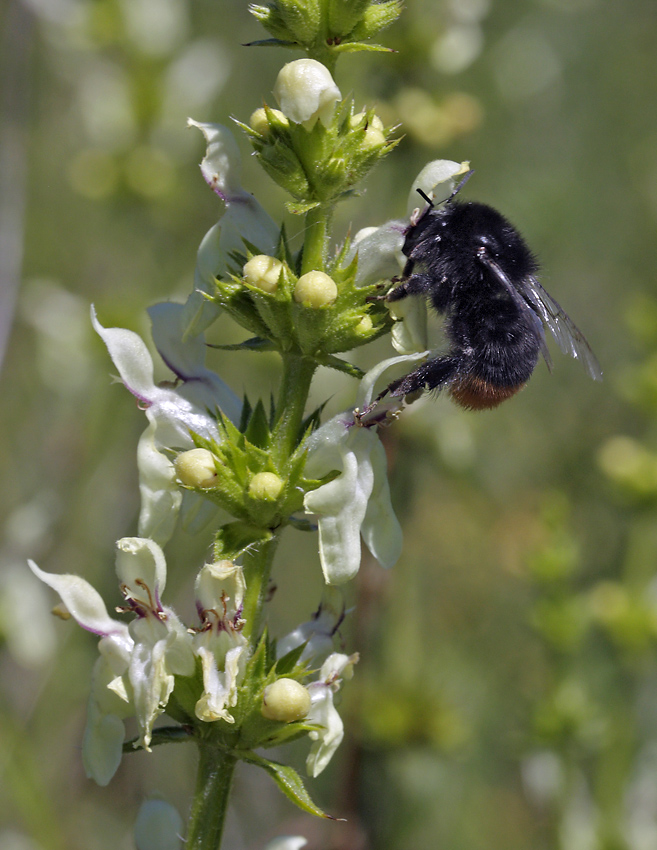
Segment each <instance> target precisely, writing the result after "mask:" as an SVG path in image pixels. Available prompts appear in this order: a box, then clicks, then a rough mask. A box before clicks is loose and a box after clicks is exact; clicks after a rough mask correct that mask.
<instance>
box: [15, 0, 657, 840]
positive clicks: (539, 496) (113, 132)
mask: <svg viewBox="0 0 657 850" xmlns="http://www.w3.org/2000/svg"><path fill="white" fill-rule="evenodd" d="M261 37H262V31H261V30H260V29H259V26H258V25H257V23H256V22H255V20H254V19H252V18H251V17H250V15H249V14H248V11H247V4H246V2H242V0H240V2H238V0H21V2H18V0H5V3H4V5H3V6H2V8H1V9H0V72H1V74H2V78H1V83H0V85H1V88H0V169H1V170H0V287H1V288H0V332H1V335H2V338H1V339H0V349H1V350H3V351H4V355H5V356H4V363H3V367H2V374H1V380H2V396H1V397H2V404H1V405H0V445H1V446H2V451H1V453H0V463H1V474H2V482H3V486H2V491H1V493H0V510H1V515H2V531H3V534H2V541H1V543H0V558H1V562H2V563H1V572H0V639H1V645H0V670H1V672H2V681H3V684H2V687H1V689H0V775H1V776H2V779H1V780H0V848H2V850H63V848H67V850H106V849H107V850H110V848H111V850H123V848H126V849H127V848H132V847H133V843H132V837H131V835H132V827H133V824H134V820H135V816H136V812H137V809H138V807H139V804H140V803H141V801H142V800H143V799H145V798H146V797H148V796H152V795H153V794H156V793H159V794H161V795H162V796H164V797H165V798H166V799H167V800H169V801H170V802H171V803H173V804H174V805H176V806H177V807H178V809H179V810H180V811H181V813H182V814H183V815H185V813H186V807H187V805H188V800H189V793H190V789H191V787H192V783H193V769H194V752H193V750H192V748H185V747H178V748H173V747H170V748H166V749H162V748H161V749H160V750H156V751H155V752H154V753H153V754H151V755H148V754H145V753H141V752H140V753H136V754H134V755H131V756H129V757H127V758H126V759H125V760H124V762H123V765H122V767H121V769H120V771H119V773H118V775H117V776H116V778H115V779H114V780H113V782H112V783H111V785H110V786H109V787H108V788H107V789H99V788H97V787H96V786H95V785H94V784H93V783H91V782H90V781H88V780H86V779H85V777H84V774H83V771H82V766H81V762H80V744H81V739H82V730H83V726H84V715H85V701H86V696H87V693H88V688H89V676H90V670H91V666H92V664H93V660H94V658H95V656H96V640H95V639H94V638H93V637H92V636H91V635H88V634H86V633H83V632H82V630H80V629H78V628H77V627H75V626H74V625H72V624H71V623H65V622H61V621H59V620H55V619H54V618H53V617H51V615H50V613H49V610H50V607H51V605H52V604H53V596H52V595H50V594H49V593H48V592H46V591H45V589H44V588H42V587H40V586H38V585H37V583H36V582H35V581H33V580H32V578H31V575H29V574H28V572H27V569H26V567H25V560H26V558H27V557H33V558H34V559H35V560H37V561H38V563H39V564H40V565H41V566H42V567H43V568H45V569H46V570H49V571H53V572H73V573H79V574H81V575H83V576H84V577H85V578H87V579H88V580H89V581H91V582H92V583H93V584H94V585H95V586H96V587H97V588H98V589H99V590H100V591H101V593H102V594H103V596H104V598H105V599H106V600H107V602H108V606H112V605H114V604H116V603H118V601H119V599H118V594H117V590H116V581H115V577H114V571H113V545H114V541H115V540H116V539H117V538H119V537H121V536H124V535H129V534H134V533H135V532H136V513H137V510H138V493H137V476H136V467H135V448H136V442H137V438H138V436H139V434H140V433H141V431H142V429H143V427H144V418H143V414H142V413H141V412H140V411H139V410H138V409H137V408H136V406H135V404H134V401H133V400H132V399H131V398H130V396H129V395H128V394H127V393H126V392H125V391H124V390H123V389H122V388H121V387H120V386H117V385H116V384H112V383H111V380H110V377H109V376H110V374H111V373H112V372H113V367H112V365H111V363H110V362H109V358H108V357H107V354H106V351H105V349H104V347H103V345H102V343H101V342H100V340H99V339H97V338H95V337H94V335H93V333H92V331H91V328H90V324H89V305H90V303H91V302H93V303H95V305H96V307H97V310H98V313H99V317H100V319H101V321H102V323H103V324H104V325H106V326H111V325H118V326H122V327H129V328H132V329H134V330H138V331H140V332H142V333H146V334H147V333H148V323H147V319H146V315H145V308H146V307H147V306H149V305H150V304H151V303H154V302H155V301H158V300H163V299H173V300H180V301H181V300H183V299H184V298H185V297H186V295H187V293H188V292H189V291H190V289H191V286H192V279H193V269H194V263H195V253H196V249H197V246H198V243H199V242H200V239H201V237H202V236H203V234H204V233H205V232H206V231H207V230H208V229H209V228H210V226H211V225H212V224H213V223H214V222H215V221H216V220H217V218H218V217H219V215H220V214H221V204H220V202H219V201H218V199H217V198H216V197H215V196H214V195H213V194H212V193H211V192H210V191H209V190H208V189H207V187H206V186H205V184H204V182H203V180H202V178H201V176H200V173H199V171H198V167H197V164H198V162H199V161H200V158H201V156H202V153H203V143H202V138H201V136H200V134H199V133H198V132H196V131H190V130H187V129H186V128H185V119H186V117H187V116H188V115H191V116H193V117H194V118H195V119H197V120H200V121H220V122H223V123H230V122H229V117H230V116H234V117H236V118H239V119H241V120H247V119H248V116H249V115H250V113H251V112H252V111H253V110H254V109H256V108H257V107H258V106H260V105H261V104H262V101H263V99H266V100H267V102H268V103H270V104H271V103H273V97H272V95H271V89H272V87H273V84H274V81H275V77H276V73H277V71H278V69H279V67H280V65H281V64H282V63H283V62H284V61H289V60H290V59H294V58H298V55H297V54H294V53H289V52H285V51H274V50H268V49H258V48H250V49H249V48H246V47H243V46H242V45H243V44H244V43H245V42H248V41H252V40H255V39H258V38H261ZM382 40H383V41H384V42H385V43H386V44H387V45H389V46H391V47H394V49H395V50H396V51H397V52H396V53H394V54H392V55H366V54H358V55H356V56H351V57H346V58H343V59H342V60H341V61H340V63H339V64H338V71H337V75H336V76H337V82H338V84H339V85H340V87H341V89H342V92H343V94H345V93H347V92H352V93H353V94H354V96H355V99H356V104H357V106H358V107H361V106H365V105H369V104H370V103H372V102H374V103H375V104H376V105H377V111H378V112H379V114H380V115H381V117H382V118H383V119H384V121H385V123H386V124H387V125H391V124H397V123H400V124H402V127H401V128H400V131H399V132H400V133H403V134H404V140H403V142H402V143H401V145H400V146H399V148H398V149H397V150H396V151H395V153H394V154H393V155H392V156H391V157H390V158H389V159H388V160H387V161H386V162H385V163H384V164H383V165H382V166H381V167H379V169H378V170H377V171H376V172H375V174H374V175H373V176H372V177H371V178H370V179H369V180H368V182H367V185H366V191H365V192H364V193H363V194H362V195H361V196H360V197H358V198H357V199H355V200H353V201H351V202H350V203H349V204H344V205H343V207H342V208H341V209H340V212H339V216H338V220H337V222H336V238H338V239H339V238H341V237H342V236H343V235H344V234H345V233H346V231H347V229H348V228H349V227H350V226H351V227H352V229H353V230H355V229H358V228H359V227H362V226H366V225H373V224H380V223H382V222H383V221H384V220H386V219H389V218H394V217H400V216H402V215H403V214H404V210H405V204H406V196H407V192H408V187H409V185H410V181H411V180H412V179H413V177H414V176H415V174H416V173H417V172H418V171H419V169H420V168H421V167H422V166H423V165H424V164H425V163H426V162H427V161H428V160H430V159H434V158H438V157H446V158H450V159H456V160H461V159H469V160H470V161H471V162H472V164H473V167H474V168H475V169H476V174H475V176H474V177H473V178H472V179H471V181H470V182H469V183H468V185H467V187H466V189H465V190H464V195H465V196H466V197H470V198H476V199H478V200H481V201H484V202H487V203H490V204H492V205H494V206H495V207H497V208H498V209H500V210H501V211H502V212H504V213H505V214H506V215H508V216H509V218H510V219H511V220H512V221H513V222H514V223H515V224H516V225H517V226H518V227H519V228H520V229H521V230H522V232H523V233H524V234H525V236H526V238H527V240H528V242H529V244H530V245H531V246H532V247H533V249H534V250H535V251H536V253H537V254H538V255H539V257H540V259H541V263H542V266H543V276H542V280H543V282H544V284H545V285H546V287H547V288H548V290H549V291H550V293H551V294H552V295H553V296H554V297H556V298H557V299H558V300H559V301H560V302H561V303H562V304H563V305H564V307H565V308H566V310H567V311H568V313H569V314H570V315H571V316H572V317H573V318H574V320H575V321H576V322H577V324H578V325H579V326H580V327H581V328H582V330H583V331H584V332H585V333H586V335H587V337H588V339H589V341H590V343H591V345H592V347H593V348H594V349H595V351H596V353H597V355H598V358H599V360H600V362H601V363H602V366H603V369H604V373H605V378H604V382H603V383H602V384H594V383H593V382H592V381H590V380H589V379H588V378H587V376H586V374H585V372H584V370H583V369H582V368H581V367H580V365H579V364H577V363H576V362H574V361H571V360H569V359H567V358H565V357H562V356H560V355H559V353H558V352H555V357H554V360H555V368H554V372H553V374H552V375H550V374H549V373H548V372H547V369H546V368H545V367H544V365H539V367H538V368H537V370H536V374H535V376H534V377H533V379H532V381H531V383H530V384H529V386H528V388H527V389H526V390H525V391H524V392H523V393H521V394H520V395H519V396H517V397H515V398H514V399H513V400H511V401H509V402H508V403H506V404H504V405H503V406H501V407H500V408H499V409H498V410H495V411H493V412H489V413H484V414H473V413H466V412H463V411H460V410H457V409H456V408H455V407H454V406H453V405H451V404H450V402H449V400H448V399H447V397H442V398H439V399H437V400H432V399H428V400H423V401H422V402H419V403H417V404H416V405H414V406H413V408H411V409H410V410H408V412H407V414H405V416H404V417H403V418H402V421H400V422H398V423H396V424H395V425H394V426H393V427H391V428H389V429H388V430H387V431H386V432H385V434H384V439H385V442H386V446H387V448H388V450H389V461H390V475H391V486H392V490H393V498H394V502H395V505H396V507H397V509H398V513H399V516H400V518H401V519H402V522H403V524H404V527H405V541H406V544H405V551H404V555H403V557H402V559H401V561H400V563H399V564H398V566H397V567H396V568H395V569H394V570H393V571H391V572H390V573H384V572H383V571H382V570H381V569H380V568H379V567H378V566H377V565H375V564H372V563H370V562H369V561H368V560H367V558H366V559H365V563H364V565H363V569H362V570H361V573H360V574H359V578H358V580H357V581H356V582H355V583H354V584H353V586H351V587H350V588H348V589H347V595H348V599H349V604H350V605H356V609H355V612H354V613H353V614H352V615H351V617H350V618H349V622H348V623H347V625H346V626H345V627H344V630H343V638H344V641H345V646H346V648H347V649H348V651H353V650H355V649H358V650H359V651H360V652H361V663H360V665H359V667H358V669H357V671H356V676H355V678H354V680H353V681H352V682H351V683H350V684H348V686H347V687H345V688H344V690H343V694H344V699H343V702H342V705H341V712H342V713H343V716H344V717H345V720H346V723H347V727H348V729H349V734H348V736H347V739H346V741H345V743H344V744H343V745H342V747H341V750H340V751H339V754H338V757H336V759H335V761H334V763H333V764H332V765H331V767H330V768H329V770H327V772H326V775H325V776H322V777H321V779H320V781H318V782H317V783H315V784H314V786H313V788H312V792H313V794H314V795H315V797H316V798H317V799H318V801H319V802H320V803H321V804H322V805H323V806H324V807H326V808H328V809H329V811H331V812H333V813H335V814H336V815H339V816H344V817H347V818H348V822H347V823H346V824H335V823H328V824H325V823H319V822H317V821H314V820H312V819H311V818H310V817H304V816H300V815H298V814H297V812H296V810H295V809H294V808H293V807H292V806H291V804H289V803H288V802H287V801H286V800H284V799H282V798H280V799H279V796H278V792H277V791H276V789H274V788H273V786H270V784H269V781H268V779H267V777H266V776H264V774H263V775H262V776H260V775H259V774H258V772H257V771H256V770H255V769H253V768H252V769H249V768H245V769H244V770H243V771H242V772H241V773H240V774H239V776H238V779H237V786H236V801H235V807H234V812H233V815H232V817H231V822H230V825H229V830H228V835H227V837H226V842H225V846H226V847H230V848H232V850H252V848H253V850H256V848H260V847H262V846H263V844H264V842H265V840H266V839H267V838H270V837H272V836H273V835H274V834H277V833H282V832H287V833H290V832H295V833H296V832H298V833H302V834H305V835H307V836H308V837H309V838H310V844H309V848H310V850H329V849H331V850H337V848H341V850H343V848H344V850H346V848H349V850H365V848H375V849H376V850H435V848H444V850H527V848H532V850H652V848H655V847H656V846H657V664H656V653H655V648H656V644H657V580H656V579H657V522H656V520H655V504H656V503H657V279H656V275H655V271H654V269H655V266H656V264H657V238H656V233H657V47H656V45H657V4H656V3H655V0H629V2H622V3H615V2H609V1H608V0H408V2H407V8H406V9H405V11H404V14H403V16H402V18H401V19H400V21H399V22H398V23H397V25H395V26H394V27H392V28H391V29H390V30H388V31H386V32H385V33H383V36H382ZM240 144H241V146H242V150H243V153H244V165H243V171H244V174H243V181H242V182H243V184H244V185H245V186H246V187H247V188H248V189H249V190H251V191H253V192H254V193H255V194H256V195H257V197H258V199H259V200H260V201H261V203H262V204H263V205H264V206H265V207H266V208H267V209H268V210H269V212H270V213H271V214H272V215H273V216H274V218H277V219H279V218H280V215H281V214H280V210H281V206H282V201H283V200H284V198H283V195H282V194H281V192H280V191H279V190H278V189H277V188H276V187H275V186H273V184H272V183H271V181H270V180H269V179H268V178H267V177H266V176H265V175H264V174H263V173H262V172H260V171H259V170H258V168H257V164H256V163H255V161H254V160H253V159H252V158H251V157H250V156H249V147H248V144H247V143H246V140H244V139H241V140H240ZM288 229H289V230H288V232H289V233H291V234H293V235H296V239H297V241H296V243H295V244H296V245H297V246H298V245H299V244H300V242H299V238H300V232H301V229H302V220H301V219H288ZM208 337H209V339H210V340H211V341H221V342H234V341H238V340H239V339H240V338H241V337H240V332H239V330H238V329H236V328H234V327H231V326H230V324H229V322H228V320H227V319H225V320H220V321H219V322H218V323H217V324H216V325H215V326H214V327H213V328H212V330H211V332H210V333H209V334H208ZM390 354H391V350H390V348H389V345H388V343H387V342H380V343H377V344H376V345H374V346H371V347H370V348H368V349H366V350H365V351H362V350H361V352H359V360H358V362H359V363H360V364H361V365H363V366H367V365H371V364H373V363H375V362H377V360H379V359H381V358H383V357H386V356H390ZM209 362H210V363H211V364H213V365H214V366H215V368H217V370H218V371H219V372H220V373H221V374H223V375H224V376H229V380H230V383H231V384H232V385H233V387H234V388H235V389H236V390H237V391H238V392H241V391H243V389H244V388H247V387H248V389H249V394H250V396H251V397H252V398H254V397H255V396H256V395H258V394H261V395H263V396H264V397H265V398H267V397H268V396H269V392H270V387H271V386H272V384H274V385H275V383H276V381H277V364H276V360H275V358H271V359H270V356H269V355H262V354H257V355H256V354H238V353H218V352H211V353H210V355H209ZM161 377H162V378H165V377H166V373H165V372H164V371H163V372H162V375H161ZM353 391H354V386H353V384H352V383H351V382H350V381H349V379H346V378H343V376H341V375H338V373H335V374H333V373H328V372H325V371H324V372H320V374H319V376H318V378H317V383H316V387H315V400H316V401H318V402H319V401H321V400H323V399H324V398H326V396H328V395H331V396H332V401H331V404H332V406H333V407H332V408H331V409H335V410H338V409H340V408H341V407H344V406H346V405H347V404H349V403H350V401H351V399H352V394H353ZM207 543H208V539H207V538H203V539H191V538H189V537H186V536H185V535H184V534H183V533H181V534H180V535H178V537H177V538H176V539H175V541H174V542H172V544H170V545H169V547H168V549H167V558H168V562H169V568H170V578H169V582H170V584H169V586H168V588H167V596H168V600H169V601H176V600H177V605H178V607H179V608H180V610H181V612H182V613H183V614H184V613H185V612H187V611H188V610H191V601H190V598H189V597H190V588H189V584H190V575H191V574H194V573H195V571H196V569H197V568H198V566H199V565H200V563H202V560H203V557H204V554H205V548H206V546H207ZM276 580H277V584H278V593H277V596H276V598H275V600H274V602H273V603H272V611H271V617H272V622H273V628H274V630H275V632H277V633H279V634H283V633H285V631H287V630H288V629H289V628H291V627H292V626H294V625H295V624H296V623H298V622H299V621H300V620H304V619H307V617H308V614H309V613H310V611H311V610H313V609H314V607H316V604H317V601H318V599H319V595H320V593H321V580H320V571H319V566H318V561H317V554H316V540H315V539H314V538H312V537H311V536H310V535H302V534H300V533H294V532H291V531H290V532H288V535H287V538H286V540H285V544H284V546H283V549H282V552H281V556H280V558H279V561H278V567H277V572H276ZM306 746H307V745H306V744H302V745H299V750H298V753H297V754H296V756H297V763H298V764H299V765H302V763H303V758H304V757H305V749H306Z"/></svg>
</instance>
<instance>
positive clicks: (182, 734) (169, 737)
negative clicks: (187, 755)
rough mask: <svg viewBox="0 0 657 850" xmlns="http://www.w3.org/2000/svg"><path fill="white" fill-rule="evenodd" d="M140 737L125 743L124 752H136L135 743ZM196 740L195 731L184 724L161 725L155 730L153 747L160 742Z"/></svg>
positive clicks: (176, 742) (175, 742)
mask: <svg viewBox="0 0 657 850" xmlns="http://www.w3.org/2000/svg"><path fill="white" fill-rule="evenodd" d="M138 740H139V738H131V739H130V740H129V741H126V742H125V743H124V744H123V752H124V753H134V751H135V744H136V742H137V741H138ZM193 740H194V733H193V732H191V731H190V730H189V729H186V728H185V727H184V726H161V727H160V728H159V729H154V730H153V736H152V738H151V743H150V745H151V747H157V746H158V745H159V744H181V743H182V744H184V743H186V742H187V741H193Z"/></svg>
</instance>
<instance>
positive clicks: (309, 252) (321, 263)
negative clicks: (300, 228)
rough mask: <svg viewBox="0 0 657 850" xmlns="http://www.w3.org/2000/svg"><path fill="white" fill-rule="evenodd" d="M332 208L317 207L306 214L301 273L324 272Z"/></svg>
mask: <svg viewBox="0 0 657 850" xmlns="http://www.w3.org/2000/svg"><path fill="white" fill-rule="evenodd" d="M330 220H331V210H330V209H327V208H325V207H323V206H319V207H315V209H312V210H310V212H309V213H307V214H306V235H305V239H304V243H303V257H302V261H301V274H306V273H307V272H313V271H319V272H323V271H324V267H325V265H326V246H327V244H328V238H327V237H328V228H329V222H330Z"/></svg>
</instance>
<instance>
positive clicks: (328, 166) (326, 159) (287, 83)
mask: <svg viewBox="0 0 657 850" xmlns="http://www.w3.org/2000/svg"><path fill="white" fill-rule="evenodd" d="M274 95H275V97H276V99H277V100H278V103H279V105H280V110H278V109H271V108H270V107H269V106H267V105H265V106H264V107H261V108H259V109H257V110H256V111H255V112H254V113H253V115H252V116H251V119H250V121H249V125H245V124H240V126H241V127H242V129H243V130H244V131H245V132H246V133H247V134H248V135H249V137H250V139H251V142H252V144H253V147H254V149H255V152H256V155H257V157H258V159H259V161H260V163H261V164H262V167H263V168H264V169H265V171H266V172H267V173H268V174H269V176H270V177H271V178H272V179H273V180H274V181H275V182H276V183H278V185H279V186H281V187H282V188H284V189H285V190H286V191H287V192H289V193H290V194H291V195H292V196H293V197H294V198H295V201H296V203H292V202H290V203H288V209H289V210H290V211H291V212H295V213H305V212H307V211H308V210H310V209H312V208H313V207H315V206H318V205H319V204H329V203H334V202H335V201H336V200H338V199H339V198H340V197H341V196H343V195H344V194H345V192H348V191H349V190H350V189H351V188H352V187H353V186H354V185H355V184H356V183H357V182H358V181H359V180H362V178H363V177H364V176H365V175H366V174H367V173H368V172H369V171H370V170H371V169H372V168H373V167H374V166H375V165H376V163H377V162H378V161H379V160H380V159H382V157H384V156H385V155H386V154H388V153H389V152H390V151H391V150H392V149H393V148H394V147H395V145H396V144H397V142H396V141H395V140H390V139H388V134H387V133H386V131H385V129H384V127H383V124H382V122H381V120H380V119H379V118H378V117H377V116H376V115H375V114H374V111H373V110H369V111H367V112H359V113H356V114H355V113H354V109H353V104H352V103H347V102H342V101H341V94H340V90H339V89H338V87H337V86H336V84H335V82H334V81H333V78H332V77H331V74H330V73H329V71H328V69H327V68H326V67H325V66H324V65H322V64H321V63H320V62H317V61H316V60H314V59H297V60H296V61H294V62H289V63H288V64H287V65H284V66H283V68H282V69H281V71H280V73H279V75H278V78H277V80H276V85H275V86H274Z"/></svg>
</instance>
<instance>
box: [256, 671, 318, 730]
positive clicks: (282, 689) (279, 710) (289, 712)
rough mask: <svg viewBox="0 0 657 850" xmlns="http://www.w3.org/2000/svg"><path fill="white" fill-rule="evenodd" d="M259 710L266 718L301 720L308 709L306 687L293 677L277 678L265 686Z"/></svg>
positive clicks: (308, 702) (285, 721) (308, 698)
mask: <svg viewBox="0 0 657 850" xmlns="http://www.w3.org/2000/svg"><path fill="white" fill-rule="evenodd" d="M261 711H262V716H263V717H266V718H267V720H279V721H280V722H282V723H292V722H293V721H294V720H303V718H304V717H305V716H306V715H307V714H308V712H309V711H310V694H309V693H308V689H307V688H304V686H303V685H302V684H301V683H300V682H297V681H295V680H294V679H277V680H276V681H275V682H273V683H272V684H271V685H268V686H267V687H266V688H265V692H264V694H263V698H262V709H261Z"/></svg>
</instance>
